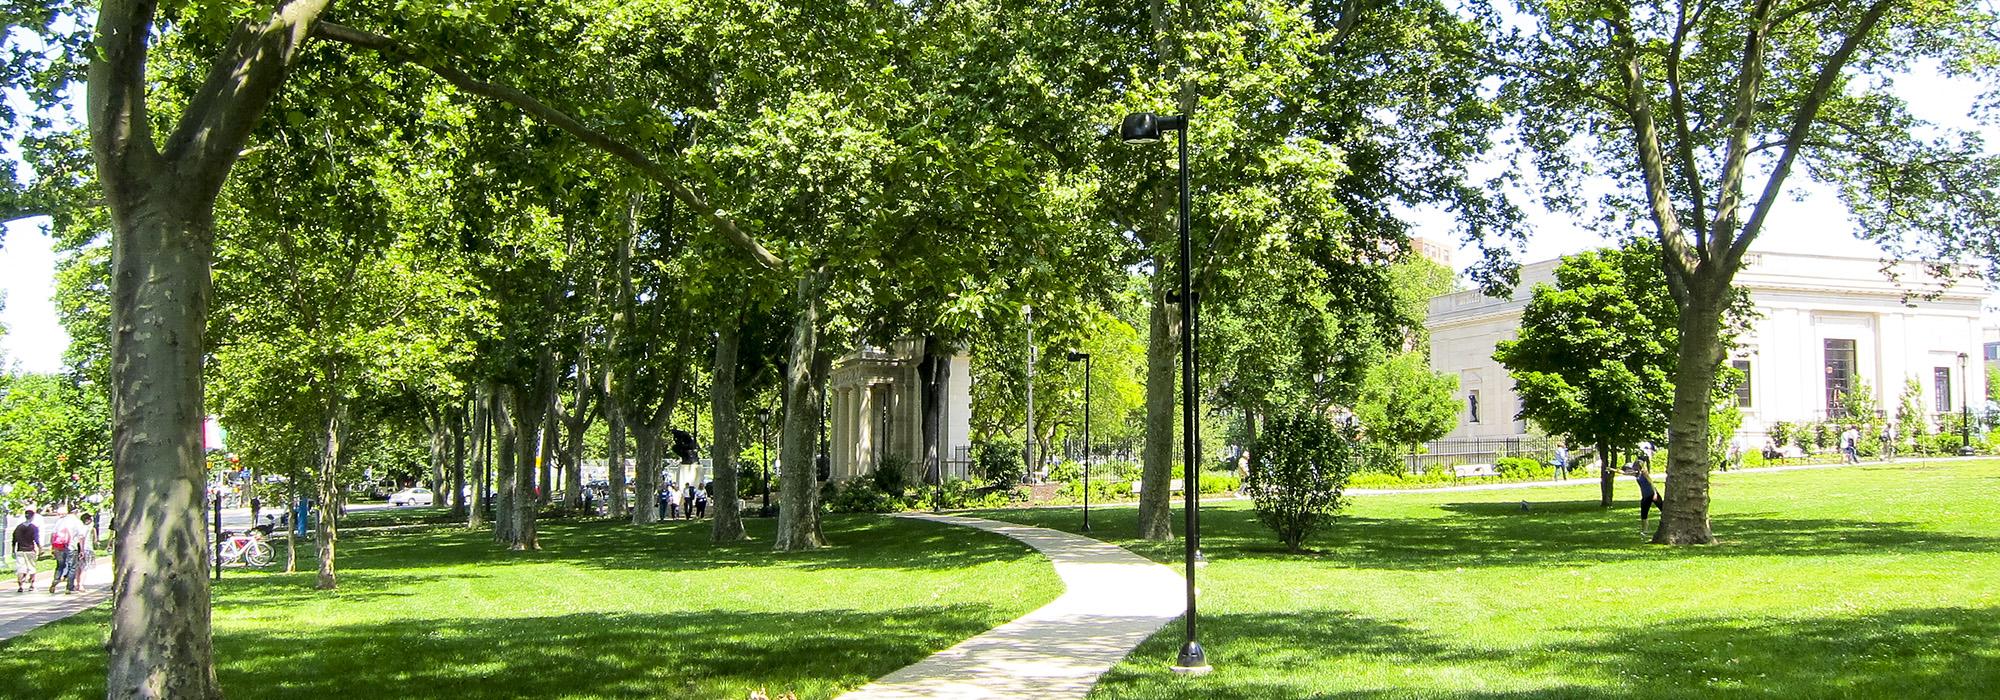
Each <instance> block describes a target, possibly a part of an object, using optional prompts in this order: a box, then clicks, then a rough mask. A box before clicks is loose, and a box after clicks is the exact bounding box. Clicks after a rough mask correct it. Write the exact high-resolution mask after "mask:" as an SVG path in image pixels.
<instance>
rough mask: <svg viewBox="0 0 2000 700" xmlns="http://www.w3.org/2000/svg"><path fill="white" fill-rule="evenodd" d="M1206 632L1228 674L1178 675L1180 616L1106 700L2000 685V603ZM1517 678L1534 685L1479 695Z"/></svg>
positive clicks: (1808, 694)
mask: <svg viewBox="0 0 2000 700" xmlns="http://www.w3.org/2000/svg"><path fill="white" fill-rule="evenodd" d="M1202 630H1203V631H1202V641H1203V643H1204V644H1205V645H1206V646H1207V647H1208V654H1209V660H1210V662H1211V663H1213V664H1214V665H1215V667H1216V669H1217V673H1215V674H1214V675H1212V676H1208V677H1206V678H1203V679H1201V680H1198V681H1194V682H1189V681H1188V680H1187V679H1182V678H1178V677H1175V676H1174V674H1172V673H1171V672H1170V671H1168V670H1167V665H1168V662H1169V661H1170V660H1171V659H1172V658H1173V655H1174V651H1175V649H1176V648H1177V647H1178V646H1179V643H1180V628H1179V626H1178V625H1170V626H1169V627H1168V628H1167V629H1166V630H1164V631H1162V632H1161V633H1160V634H1157V635H1154V637H1153V638H1152V639H1149V640H1147V642H1146V643H1145V644H1143V645H1141V646H1140V647H1139V649H1138V650H1137V651H1135V652H1134V653H1133V654H1132V656H1131V657H1129V658H1128V660H1127V661H1126V663H1124V664H1121V665H1120V666H1119V667H1118V668H1116V669H1114V670H1112V672H1110V673H1108V674H1106V675H1105V676H1104V678H1103V681H1102V682H1101V683H1100V684H1099V687H1098V688H1097V690H1096V691H1095V692H1094V693H1093V694H1092V697H1105V698H1148V699H1151V698H1219V699H1234V698H1245V699H1247V698H1303V697H1311V698H1343V697H1460V698H1503V697H1508V698H1511V697H1534V698H1544V697H1549V698H1556V697H1560V698H1607V699H1608V698H1630V697H1646V698H1710V697H1735V696H1756V697H1784V698H1814V697H1825V698H1854V697H1882V698H1906V697H1966V698H1972V697H1993V693H1994V689H1996V688H2000V611H1996V610H1992V609H1983V608H1916V609H1905V610H1895V611H1889V612H1884V613H1878V614H1871V615H1860V616H1854V617H1825V618H1811V619H1805V620H1781V619H1770V618H1751V619H1743V620H1729V619H1701V620H1696V621H1692V622H1688V621H1680V622H1678V623H1676V624H1660V625H1655V626H1651V627H1646V628H1638V629H1633V628H1619V629H1615V630H1602V629H1586V630H1570V632H1573V633H1575V636H1573V637H1568V638H1567V639H1566V640H1565V641H1563V642H1553V643H1549V644H1546V645H1544V646H1535V647H1530V648H1527V649H1474V648H1467V647H1464V646H1455V645H1451V644H1448V643H1446V641H1445V640H1438V639H1432V638H1429V637H1427V636H1425V635H1423V634H1420V633H1418V632H1416V631H1414V630H1411V629H1409V628H1406V627H1401V626H1399V625H1396V624H1394V623H1389V622H1384V621H1380V620H1373V619H1369V618H1364V617H1358V616H1354V615H1349V614H1342V613H1336V612H1318V613H1315V614H1311V615H1298V614H1290V615H1278V614H1245V615H1207V616H1204V617H1203V628H1202ZM1398 669H1410V670H1414V671H1416V672H1415V673H1400V672H1399V671H1398ZM1468 685H1469V686H1471V687H1466V686H1468ZM1510 685H1517V686H1529V687H1526V688H1521V689H1509V690H1482V689H1479V688H1480V686H1486V687H1493V686H1500V687H1505V686H1510Z"/></svg>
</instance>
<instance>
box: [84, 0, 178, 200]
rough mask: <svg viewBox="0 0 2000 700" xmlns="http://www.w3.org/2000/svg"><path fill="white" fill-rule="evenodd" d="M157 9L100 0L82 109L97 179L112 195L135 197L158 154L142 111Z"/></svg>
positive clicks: (127, 0) (141, 0)
mask: <svg viewBox="0 0 2000 700" xmlns="http://www.w3.org/2000/svg"><path fill="white" fill-rule="evenodd" d="M157 10H158V8H157V7H156V6H155V3H154V2H149V1H148V0H105V1H104V2H103V3H102V5H100V6H99V8H98V10H97V29H96V31H95V32H93V33H92V35H91V40H90V43H91V52H90V68H89V73H88V79H87V81H86V84H85V96H84V112H85V114H86V118H87V119H88V120H89V121H90V150H91V155H92V156H94V158H95V160H96V161H97V170H98V177H99V180H100V181H101V182H102V183H103V185H104V189H105V192H106V195H107V196H109V197H111V198H114V199H122V200H124V201H130V200H131V199H132V198H135V197H137V196H138V193H137V192H136V191H134V188H135V187H136V186H137V185H138V181H139V180H142V179H144V177H145V175H146V174H147V173H149V172H150V171H151V170H152V169H153V167H154V166H155V165H157V163H158V161H159V157H160V154H159V151H158V150H155V148H154V145H153V130H152V127H151V126H150V124H151V120H150V119H149V118H148V117H147V115H146V38H147V35H148V34H149V33H150V30H151V29H152V26H153V16H154V14H155V12H156V11H157Z"/></svg>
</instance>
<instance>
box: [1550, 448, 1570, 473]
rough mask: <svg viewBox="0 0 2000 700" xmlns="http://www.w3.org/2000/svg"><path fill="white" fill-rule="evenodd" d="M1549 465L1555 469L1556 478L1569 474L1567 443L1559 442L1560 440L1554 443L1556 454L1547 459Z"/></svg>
mask: <svg viewBox="0 0 2000 700" xmlns="http://www.w3.org/2000/svg"><path fill="white" fill-rule="evenodd" d="M1549 466H1551V467H1554V468H1555V470H1556V478H1564V477H1567V476H1569V445H1568V444H1566V443H1560V442H1559V443H1556V456H1555V459H1551V460H1549Z"/></svg>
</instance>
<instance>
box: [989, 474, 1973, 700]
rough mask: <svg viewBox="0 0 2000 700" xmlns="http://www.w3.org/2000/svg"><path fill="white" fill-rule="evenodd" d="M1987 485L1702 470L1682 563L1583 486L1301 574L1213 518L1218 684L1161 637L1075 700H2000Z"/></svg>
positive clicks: (1314, 560)
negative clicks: (1693, 529) (1707, 528)
mask: <svg viewBox="0 0 2000 700" xmlns="http://www.w3.org/2000/svg"><path fill="white" fill-rule="evenodd" d="M1620 488H1621V489H1626V490H1628V491H1629V488H1630V487H1629V485H1621V487H1620ZM1996 491H2000V465H1996V464H1993V463H1983V464H1978V465H1967V464H1957V465H1950V466H1943V465H1929V466H1925V465H1919V464H1906V465H1896V466H1881V467H1864V468H1854V469H1840V470H1825V471H1805V472H1789V473H1775V474H1725V475H1718V476H1717V479H1716V491H1715V493H1716V494H1717V500H1716V502H1715V508H1714V515H1713V523H1714V528H1715V531H1716V533H1717V536H1718V537H1720V538H1722V542H1721V543H1720V544H1718V545H1717V546H1713V547H1706V548H1696V549H1670V548H1665V547H1656V546H1652V545H1647V544H1644V543H1643V539H1642V538H1641V536H1640V535H1639V534H1638V532H1637V526H1636V521H1637V513H1636V508H1637V505H1636V500H1635V499H1634V498H1633V497H1632V495H1631V494H1630V493H1629V492H1621V494H1620V495H1621V496H1624V499H1623V500H1621V501H1620V502H1619V504H1618V506H1617V507H1616V508H1615V509H1613V510H1610V511H1604V510H1600V509H1599V508H1598V507H1597V504H1596V500H1597V499H1596V495H1595V493H1596V486H1595V485H1594V484H1589V483H1585V484H1581V485H1579V486H1578V487H1576V488H1543V489H1532V490H1523V491H1511V492H1509V491H1503V492H1480V493H1436V494H1418V495H1399V496H1370V497H1363V498H1358V499H1356V500H1355V501H1354V502H1353V505H1352V506H1351V507H1350V508H1349V509H1348V510H1346V511H1345V515H1344V516H1343V517H1342V518H1341V519H1340V520H1339V521H1338V523H1337V524H1336V525H1334V526H1333V528H1332V529H1331V530H1329V531H1327V532H1325V533H1323V534H1321V535H1320V536H1319V537H1318V538H1317V539H1316V540H1315V541H1313V542H1312V543H1311V546H1314V547H1318V548H1320V549H1321V550H1322V551H1321V553H1319V554H1316V555H1312V556H1292V555H1287V554H1284V553H1283V552H1282V549H1281V548H1280V547H1279V546H1277V545H1276V541H1275V539H1273V538H1272V537H1271V536H1270V534H1269V532H1268V531H1267V530H1264V529H1263V528H1262V526H1261V525H1259V524H1258V523H1257V522H1256V519H1255V516H1254V513H1253V512H1252V511H1250V510H1249V508H1248V505H1247V504H1245V503H1240V502H1238V503H1229V504H1219V505H1216V506H1215V507H1212V508H1205V509H1204V512H1203V530H1204V535H1205V537H1204V540H1203V550H1204V553H1205V554H1206V556H1207V558H1208V559H1209V560H1210V561H1211V562H1212V563H1211V564H1210V565H1209V566H1208V567H1206V568H1204V569H1202V573H1201V586H1202V589H1203V598H1202V609H1201V613H1202V615H1201V618H1200V620H1199V622H1200V624H1201V639H1202V641H1203V643H1204V645H1206V647H1207V649H1208V653H1209V659H1210V662H1211V663H1213V664H1214V665H1215V667H1216V671H1215V673H1214V674H1213V675H1210V676H1207V677H1205V678H1200V679H1180V678H1175V677H1173V676H1172V674H1170V673H1169V672H1168V671H1167V669H1166V666H1167V665H1168V663H1169V662H1170V661H1171V659H1172V658H1173V655H1174V650H1175V649H1176V648H1178V645H1179V641H1180V634H1181V630H1180V625H1179V624H1175V625H1172V626H1169V627H1168V628H1167V629H1166V630H1164V631H1162V632H1161V633H1160V634H1159V635H1156V636H1155V637H1154V638H1153V639H1152V640H1150V641H1148V642H1147V643H1146V644H1145V645H1144V646H1142V647H1140V649H1139V650H1138V651H1137V652H1135V653H1134V654H1133V655H1132V656H1131V657H1130V658H1128V659H1127V660H1126V662H1125V663H1123V664H1122V665H1120V666H1119V667H1118V668H1117V669H1115V670H1114V671H1112V673H1110V674H1109V675H1107V676H1106V677H1105V679H1104V681H1103V683H1102V684H1101V685H1100V686H1099V687H1098V689H1097V692H1096V693H1095V695H1094V697H1107V698H1163V697H1201V698H1265V697H1272V698H1281V697H1283V698H1289V697H1340V696H1348V695H1368V696H1389V697H1437V696H1449V697H1501V696H1506V697H1513V696H1528V697H1584V698H1597V697H1628V696H1644V697H1650V698H1663V697H1664V698H1679V697H1713V696H1762V697H2000V536H1996V532H1995V523H1996V522H2000V498H1996ZM1524 498H1525V499H1528V500H1529V502H1530V503H1529V505H1530V507H1529V510H1527V511H1525V512H1524V511H1522V510H1521V506H1520V503H1521V500H1522V499H1524ZM991 515H992V516H993V517H997V518H1002V519H1009V520H1016V521H1021V522H1032V523H1035V524H1041V525H1048V526H1052V527H1059V528H1064V529H1073V528H1074V527H1075V526H1076V525H1077V524H1078V519H1079V514H1078V513H1077V512H1076V511H1074V510H1068V511H1063V510H1043V511H1012V512H1009V511H1002V512H996V513H992V514H991ZM1133 518H1134V511H1133V510H1131V509H1109V510H1105V511H1103V512H1099V513H1093V517H1092V521H1093V522H1092V525H1093V526H1095V530H1096V532H1097V534H1098V535H1099V536H1101V537H1103V536H1114V535H1126V534H1128V533H1130V532H1132V531H1133V528H1134V523H1133ZM1176 522H1178V521H1176ZM1176 529H1177V530H1178V528H1176ZM1113 539H1114V541H1117V542H1119V543H1120V544H1123V545H1126V546H1128V547H1131V548H1132V549H1134V550H1135V551H1138V552H1140V553H1141V554H1144V555H1146V556H1149V557H1152V558H1154V559H1158V560H1161V561H1166V562H1178V560H1179V556H1180V548H1179V544H1178V542H1175V543H1135V542H1132V541H1129V540H1121V539H1117V538H1115V537H1114V538H1113Z"/></svg>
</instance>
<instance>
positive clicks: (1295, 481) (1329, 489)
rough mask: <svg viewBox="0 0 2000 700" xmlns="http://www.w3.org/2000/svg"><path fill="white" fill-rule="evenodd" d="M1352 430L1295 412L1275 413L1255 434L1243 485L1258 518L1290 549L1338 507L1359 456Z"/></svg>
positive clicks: (1296, 546) (1322, 523)
mask: <svg viewBox="0 0 2000 700" xmlns="http://www.w3.org/2000/svg"><path fill="white" fill-rule="evenodd" d="M1360 452H1361V450H1360V449H1358V445H1357V444H1356V443H1355V441H1354V440H1353V436H1352V435H1344V434H1342V433H1341V432H1340V431H1339V430H1338V429H1336V428H1335V427H1334V426H1333V424H1332V423H1331V422H1328V421H1327V420H1326V419H1325V418H1321V417H1320V416H1317V415H1314V414H1310V413H1299V414H1292V415H1280V416H1274V417H1273V418H1272V419H1271V421H1270V422H1269V423H1268V424H1267V426H1266V428H1265V431H1264V434H1263V435H1261V436H1259V439H1258V441H1257V449H1256V451H1255V452H1254V453H1253V454H1252V459H1253V463H1252V464H1251V466H1250V479H1249V481H1248V482H1247V483H1246V484H1244V491H1245V492H1246V493H1249V494H1250V497H1251V499H1252V500H1253V501H1254V502H1255V504H1256V507H1257V519H1258V520H1261V521H1263V523H1264V525H1265V526H1266V527H1269V528H1271V531H1272V532H1274V533H1277V535H1278V540H1279V541H1280V542H1283V543H1285V547H1286V548H1287V549H1290V550H1291V551H1293V552H1299V551H1303V547H1302V546H1301V545H1303V544H1304V543H1305V540H1306V538H1307V537H1311V536H1312V534H1313V532H1314V531H1316V530H1318V529H1320V528H1321V527H1324V526H1325V525H1326V523H1327V521H1329V520H1331V519H1332V518H1333V514H1334V512H1335V511H1338V510H1339V509H1340V505H1341V489H1342V488H1344V487H1345V486H1346V485H1347V478H1348V476H1349V475H1351V474H1352V473H1353V472H1354V469H1355V467H1356V463H1357V462H1358V461H1359V460H1360V457H1361V455H1360Z"/></svg>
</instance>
